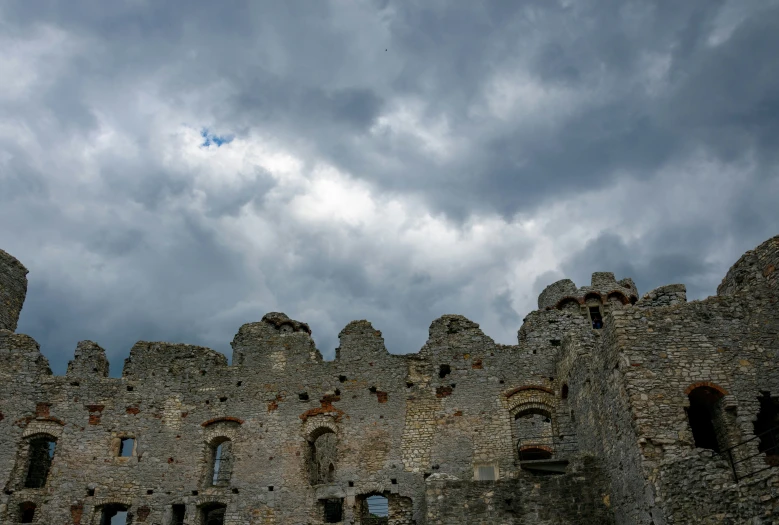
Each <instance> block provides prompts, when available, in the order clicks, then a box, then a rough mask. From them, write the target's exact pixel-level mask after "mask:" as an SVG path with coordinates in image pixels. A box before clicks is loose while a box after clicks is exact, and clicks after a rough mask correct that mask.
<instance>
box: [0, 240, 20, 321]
mask: <svg viewBox="0 0 779 525" xmlns="http://www.w3.org/2000/svg"><path fill="white" fill-rule="evenodd" d="M26 295H27V268H25V267H24V265H23V264H22V263H20V262H19V261H18V260H16V259H15V258H14V257H12V256H11V255H9V254H8V253H6V252H4V251H3V250H0V330H10V331H12V332H13V331H15V330H16V323H17V322H18V321H19V314H20V313H21V311H22V305H24V298H25V296H26Z"/></svg>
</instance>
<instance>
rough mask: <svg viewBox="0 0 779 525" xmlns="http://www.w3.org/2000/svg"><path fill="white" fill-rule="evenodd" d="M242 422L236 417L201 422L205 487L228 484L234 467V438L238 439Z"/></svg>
mask: <svg viewBox="0 0 779 525" xmlns="http://www.w3.org/2000/svg"><path fill="white" fill-rule="evenodd" d="M242 423H243V421H242V420H240V419H238V418H232V417H224V418H218V419H216V420H209V421H206V422H205V423H204V424H203V426H204V427H205V428H204V431H203V441H204V444H205V450H204V454H205V458H204V459H205V462H204V463H205V465H206V468H205V472H204V474H203V485H204V486H205V487H212V486H227V485H230V480H231V479H232V475H233V469H234V467H235V447H236V440H238V439H240V427H241V424H242Z"/></svg>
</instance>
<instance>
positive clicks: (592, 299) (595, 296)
mask: <svg viewBox="0 0 779 525" xmlns="http://www.w3.org/2000/svg"><path fill="white" fill-rule="evenodd" d="M584 304H586V305H587V306H599V305H602V304H603V297H602V296H601V294H599V293H598V292H589V293H587V294H586V295H585V296H584Z"/></svg>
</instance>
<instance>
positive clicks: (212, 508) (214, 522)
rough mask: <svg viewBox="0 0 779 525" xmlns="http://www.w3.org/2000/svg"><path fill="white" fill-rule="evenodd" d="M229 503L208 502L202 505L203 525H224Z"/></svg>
mask: <svg viewBox="0 0 779 525" xmlns="http://www.w3.org/2000/svg"><path fill="white" fill-rule="evenodd" d="M226 510H227V505H225V504H223V503H207V504H205V505H203V506H202V507H200V524H201V525H224V522H225V511H226Z"/></svg>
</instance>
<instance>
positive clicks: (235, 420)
mask: <svg viewBox="0 0 779 525" xmlns="http://www.w3.org/2000/svg"><path fill="white" fill-rule="evenodd" d="M222 421H232V422H233V423H238V424H239V425H243V419H240V418H237V417H233V416H224V417H215V418H213V419H209V420H208V421H204V422H203V423H200V426H201V427H207V426H208V425H213V424H214V423H220V422H222Z"/></svg>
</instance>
